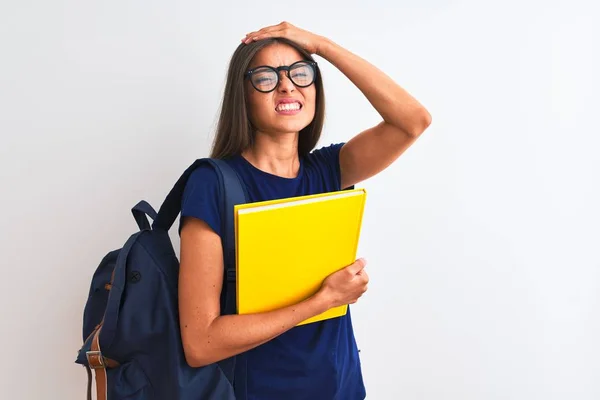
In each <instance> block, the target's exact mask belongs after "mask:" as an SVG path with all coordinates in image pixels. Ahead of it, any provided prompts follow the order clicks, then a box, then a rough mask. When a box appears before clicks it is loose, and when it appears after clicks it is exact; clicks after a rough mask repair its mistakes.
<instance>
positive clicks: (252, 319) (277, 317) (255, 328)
mask: <svg viewBox="0 0 600 400" xmlns="http://www.w3.org/2000/svg"><path fill="white" fill-rule="evenodd" d="M329 307H330V301H329V300H328V298H327V297H326V296H325V294H323V293H321V292H319V293H317V294H316V295H314V296H312V297H310V298H308V299H306V300H304V301H302V302H300V303H298V304H295V305H292V306H288V307H284V308H281V309H278V310H275V311H269V312H264V313H256V314H245V315H238V314H233V315H223V316H219V317H217V318H215V319H214V320H213V322H212V323H211V324H210V325H209V327H208V328H207V329H206V331H205V333H204V334H202V335H201V337H199V338H198V342H197V343H196V346H194V347H195V349H196V351H195V352H194V353H195V354H196V355H197V356H196V357H195V361H194V364H197V366H201V365H206V364H210V363H213V362H216V361H218V360H222V359H225V358H229V357H231V356H234V355H237V354H240V353H243V352H245V351H248V350H250V349H252V348H254V347H257V346H259V345H261V344H263V343H265V342H267V341H269V340H271V339H273V338H275V337H277V336H279V335H281V334H282V333H284V332H286V331H288V330H290V329H291V328H293V327H295V326H296V325H298V323H300V322H302V321H304V320H306V319H308V318H311V317H313V316H315V315H318V314H321V313H323V312H325V311H327V309H329Z"/></svg>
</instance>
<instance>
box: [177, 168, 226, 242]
mask: <svg viewBox="0 0 600 400" xmlns="http://www.w3.org/2000/svg"><path fill="white" fill-rule="evenodd" d="M218 195H219V179H218V176H217V172H216V171H215V170H214V169H213V168H212V167H211V166H210V165H201V166H200V167H198V168H196V169H195V170H194V171H193V172H192V173H191V174H190V176H189V178H188V180H187V182H186V185H185V189H184V191H183V196H182V199H181V219H182V220H183V219H184V218H186V217H194V218H198V219H201V220H203V221H204V222H206V223H207V224H208V225H209V226H210V228H211V229H212V230H214V231H215V232H216V233H218V234H219V235H220V233H221V224H220V215H219V207H218Z"/></svg>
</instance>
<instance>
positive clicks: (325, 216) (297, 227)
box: [234, 189, 366, 325]
mask: <svg viewBox="0 0 600 400" xmlns="http://www.w3.org/2000/svg"><path fill="white" fill-rule="evenodd" d="M365 200H366V191H365V190H364V189H352V190H343V191H338V192H329V193H322V194H316V195H308V196H299V197H293V198H286V199H279V200H271V201H263V202H255V203H248V204H241V205H236V206H235V209H234V212H235V237H236V263H237V265H236V267H237V268H236V275H237V311H238V313H239V314H251V313H257V312H264V311H271V310H275V309H279V308H282V307H285V306H288V305H292V304H296V303H298V302H300V301H302V300H304V299H306V298H308V297H310V296H311V295H313V294H314V293H316V292H317V291H318V290H319V288H320V287H321V284H322V283H323V280H324V279H325V278H326V277H327V276H329V275H330V274H331V273H333V272H335V271H337V270H339V269H342V268H344V267H346V266H348V265H350V264H352V263H353V262H354V261H355V260H356V252H357V248H358V242H359V238H360V230H361V225H362V217H363V210H364V205H365ZM347 309H348V306H347V305H343V306H340V307H335V308H331V309H329V310H328V311H326V312H324V313H322V314H320V315H317V316H315V317H312V318H309V319H307V320H305V321H303V322H301V323H300V324H299V325H304V324H307V323H311V322H315V321H321V320H324V319H328V318H335V317H339V316H342V315H345V314H346V311H347Z"/></svg>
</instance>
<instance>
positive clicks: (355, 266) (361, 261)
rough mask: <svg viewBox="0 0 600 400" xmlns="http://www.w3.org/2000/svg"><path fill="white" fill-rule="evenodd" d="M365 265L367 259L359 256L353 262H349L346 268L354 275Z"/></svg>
mask: <svg viewBox="0 0 600 400" xmlns="http://www.w3.org/2000/svg"><path fill="white" fill-rule="evenodd" d="M366 265H367V260H365V259H364V258H359V259H358V260H356V261H355V262H354V263H353V264H350V266H348V270H349V271H350V272H351V273H352V274H353V275H356V274H358V273H359V272H361V271H362V270H363V269H364V268H365V266H366Z"/></svg>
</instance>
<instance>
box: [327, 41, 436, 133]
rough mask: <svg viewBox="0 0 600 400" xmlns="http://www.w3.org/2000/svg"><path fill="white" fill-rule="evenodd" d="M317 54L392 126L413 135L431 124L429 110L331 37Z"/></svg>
mask: <svg viewBox="0 0 600 400" xmlns="http://www.w3.org/2000/svg"><path fill="white" fill-rule="evenodd" d="M317 54H318V55H319V56H321V57H323V58H324V59H326V60H327V61H329V62H330V63H331V64H333V65H334V66H335V67H336V68H338V69H339V70H340V71H341V72H342V73H343V74H344V75H345V76H346V77H347V78H348V79H350V81H351V82H352V83H354V85H356V87H357V88H358V89H359V90H360V91H361V92H362V93H363V94H364V95H365V97H366V98H367V100H368V101H369V102H370V103H371V105H372V106H373V107H374V108H375V109H376V110H377V112H378V113H379V114H380V115H381V117H382V118H383V120H384V121H385V122H387V123H388V124H390V125H393V126H395V127H397V128H399V129H401V130H403V131H405V132H407V133H411V134H418V133H420V132H421V130H422V128H423V127H424V126H427V125H428V123H429V122H428V121H429V119H430V116H429V113H428V112H427V110H426V109H425V107H423V106H422V105H421V104H420V103H419V102H418V101H417V100H416V99H415V98H414V97H412V96H411V95H410V94H409V93H408V92H407V91H406V90H404V89H403V88H402V87H400V86H399V85H398V84H397V83H396V82H394V81H393V80H392V79H391V78H390V77H389V76H387V75H386V74H385V73H383V72H382V71H381V70H379V69H378V68H377V67H375V66H374V65H372V64H371V63H369V62H368V61H366V60H364V59H363V58H361V57H359V56H358V55H356V54H354V53H352V52H350V51H348V50H346V49H345V48H343V47H341V46H339V45H338V44H336V43H334V42H333V41H331V40H329V39H327V38H322V40H321V42H320V44H319V47H318V51H317Z"/></svg>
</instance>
